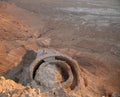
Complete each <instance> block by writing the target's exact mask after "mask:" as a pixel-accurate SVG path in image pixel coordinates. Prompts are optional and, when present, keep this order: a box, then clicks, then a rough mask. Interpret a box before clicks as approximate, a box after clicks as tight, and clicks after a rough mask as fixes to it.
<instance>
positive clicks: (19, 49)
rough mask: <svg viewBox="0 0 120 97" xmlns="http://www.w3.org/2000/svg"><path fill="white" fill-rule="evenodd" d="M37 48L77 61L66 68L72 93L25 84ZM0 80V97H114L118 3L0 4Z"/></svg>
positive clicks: (119, 47) (41, 0)
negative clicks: (70, 73)
mask: <svg viewBox="0 0 120 97" xmlns="http://www.w3.org/2000/svg"><path fill="white" fill-rule="evenodd" d="M42 49H52V50H55V51H58V52H59V53H60V54H65V55H67V56H69V57H70V60H72V59H71V58H73V60H75V61H76V62H77V63H76V64H78V66H77V65H75V66H76V67H70V68H71V69H75V72H74V70H72V73H73V79H74V78H76V77H78V78H79V79H80V80H79V81H77V83H78V84H76V85H75V89H71V88H70V89H68V88H67V89H63V88H60V89H58V90H54V92H53V91H52V92H51V91H47V92H42V89H38V88H36V87H34V85H33V87H32V86H31V85H30V84H29V83H30V79H29V72H30V71H29V68H30V65H31V64H32V62H33V61H34V60H35V59H36V58H37V57H36V56H37V55H38V51H39V50H42ZM68 59H69V58H68ZM71 62H74V61H71ZM41 68H42V67H41ZM53 68H54V69H53ZM66 68H69V66H68V67H66ZM76 68H77V69H76ZM48 69H50V70H53V71H54V70H56V68H55V67H54V66H53V67H52V68H51V67H50V68H47V69H45V70H46V71H49V70H48ZM66 70H67V69H66ZM68 70H69V69H68ZM53 71H50V74H52V73H53ZM70 71H71V70H70ZM55 72H56V71H55ZM55 72H54V73H55ZM64 72H65V71H64ZM43 73H45V74H47V75H49V73H47V72H43ZM65 73H66V72H65ZM75 73H76V74H77V76H76V75H75ZM38 74H39V72H38ZM56 74H58V75H57V76H59V73H56ZM43 75H44V74H43ZM0 76H1V77H0V97H120V1H119V0H0ZM44 76H45V75H44ZM44 76H43V77H42V78H46V76H45V77H44ZM58 79H59V80H62V79H61V78H60V76H59V78H58ZM44 80H45V79H43V83H44ZM49 81H50V80H49V79H48V82H49ZM74 81H75V80H74ZM74 81H73V83H74ZM58 82H59V81H58Z"/></svg>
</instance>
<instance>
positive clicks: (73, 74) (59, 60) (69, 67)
mask: <svg viewBox="0 0 120 97" xmlns="http://www.w3.org/2000/svg"><path fill="white" fill-rule="evenodd" d="M53 56H54V57H55V60H51V61H48V62H47V64H46V62H45V61H44V58H43V59H40V60H39V61H38V60H37V62H36V61H35V62H33V64H34V66H32V71H31V72H32V73H31V74H32V75H30V76H31V79H32V80H34V79H35V75H36V71H37V69H38V68H39V67H40V66H41V65H42V64H44V63H45V64H46V65H48V64H56V65H57V67H60V69H61V75H62V78H63V80H62V82H61V84H62V85H61V86H62V87H61V88H65V87H66V88H68V87H69V88H70V89H71V90H74V89H75V87H76V86H77V85H78V82H79V77H78V70H77V69H78V67H77V65H78V64H77V62H76V61H75V60H73V59H72V58H70V57H68V56H65V55H62V54H56V55H49V56H48V57H47V58H49V57H53ZM33 87H34V86H33ZM58 87H59V86H58Z"/></svg>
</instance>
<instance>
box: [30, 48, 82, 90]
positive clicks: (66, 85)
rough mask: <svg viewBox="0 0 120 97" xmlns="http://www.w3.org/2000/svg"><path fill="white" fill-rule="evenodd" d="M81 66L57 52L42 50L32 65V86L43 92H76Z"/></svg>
mask: <svg viewBox="0 0 120 97" xmlns="http://www.w3.org/2000/svg"><path fill="white" fill-rule="evenodd" d="M78 71H79V66H78V63H77V62H76V61H75V60H74V59H72V58H71V57H69V56H67V55H64V54H61V53H59V52H57V51H55V50H49V49H46V50H40V51H39V52H38V54H37V57H36V59H35V60H34V61H33V63H32V64H31V65H30V81H31V83H30V84H31V86H32V87H34V88H40V90H41V92H48V91H53V90H54V91H55V90H59V89H61V88H62V89H67V91H71V90H74V89H75V88H76V87H77V86H79V83H80V78H79V73H78Z"/></svg>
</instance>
